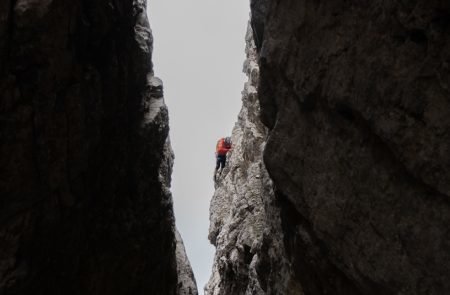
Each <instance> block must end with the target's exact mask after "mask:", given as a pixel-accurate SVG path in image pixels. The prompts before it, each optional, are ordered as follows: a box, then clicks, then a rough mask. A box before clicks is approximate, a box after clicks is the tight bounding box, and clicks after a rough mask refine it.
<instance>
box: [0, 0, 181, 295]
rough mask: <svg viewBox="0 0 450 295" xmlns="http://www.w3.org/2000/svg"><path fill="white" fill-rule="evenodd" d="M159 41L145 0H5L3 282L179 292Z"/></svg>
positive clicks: (0, 27)
mask: <svg viewBox="0 0 450 295" xmlns="http://www.w3.org/2000/svg"><path fill="white" fill-rule="evenodd" d="M151 52H152V35H151V31H150V28H149V25H148V21H147V16H146V9H145V1H144V0H134V1H132V0H129V1H107V0H99V1H81V0H79V1H73V0H70V1H69V0H61V1H52V0H45V1H33V0H11V1H6V0H5V1H0V95H1V103H0V134H1V142H0V150H1V156H0V196H1V200H0V294H177V293H178V291H177V261H176V255H175V248H176V243H175V234H174V222H173V213H172V200H171V195H170V192H169V185H170V174H171V168H172V158H173V155H172V152H171V149H170V145H169V142H168V139H167V135H168V130H169V127H168V115H167V109H166V107H165V105H164V101H163V97H162V83H161V81H160V80H159V79H157V78H155V77H154V76H153V69H152V64H151ZM182 261H183V260H182ZM184 261H186V260H184ZM183 267H184V266H180V265H179V266H178V269H183ZM186 267H187V266H186ZM182 294H184V293H182Z"/></svg>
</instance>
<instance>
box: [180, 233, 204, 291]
mask: <svg viewBox="0 0 450 295" xmlns="http://www.w3.org/2000/svg"><path fill="white" fill-rule="evenodd" d="M175 238H176V242H177V247H176V253H177V273H178V285H177V287H178V293H177V294H178V295H198V292H197V283H196V282H195V277H194V273H193V272H192V268H191V263H190V262H189V259H188V257H187V255H186V249H185V248H184V243H183V240H182V239H181V235H180V233H179V232H178V231H176V232H175Z"/></svg>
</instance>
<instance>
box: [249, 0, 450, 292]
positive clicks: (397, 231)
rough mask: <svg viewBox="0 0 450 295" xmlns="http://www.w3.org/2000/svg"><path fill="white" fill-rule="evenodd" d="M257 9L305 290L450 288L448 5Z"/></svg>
mask: <svg viewBox="0 0 450 295" xmlns="http://www.w3.org/2000/svg"><path fill="white" fill-rule="evenodd" d="M252 9H253V11H255V12H257V13H255V17H256V18H255V19H254V21H253V24H254V30H255V31H257V32H259V36H260V38H262V41H261V42H260V47H259V50H260V58H259V64H260V86H259V95H258V97H259V100H260V104H261V118H262V120H263V122H264V124H265V125H266V126H267V127H268V128H269V129H270V131H269V136H268V141H267V143H266V147H265V150H264V163H265V164H266V167H267V170H268V171H269V174H270V176H271V178H272V179H273V182H274V184H275V186H276V188H277V190H276V195H277V198H278V199H279V200H280V202H281V207H280V209H281V219H282V225H283V235H284V241H285V247H286V251H287V253H288V259H289V261H290V264H291V267H292V270H293V271H294V273H295V276H296V278H297V280H298V281H299V282H300V283H301V285H302V288H303V290H304V293H305V294H331V293H332V294H447V293H449V292H450V283H449V280H448V278H449V277H450V252H449V251H448V249H449V245H450V233H449V230H448V228H449V226H448V224H449V222H450V206H449V205H450V204H449V197H450V170H449V169H450V168H449V167H450V132H449V131H450V99H449V97H450V93H449V87H450V68H449V62H450V50H449V49H450V4H449V2H448V1H439V0H436V1H434V0H432V1H428V0H427V1H422V0H417V1H409V2H395V1H391V2H389V1H388V2H386V1H325V2H324V1H276V0H268V1H257V0H254V1H252ZM261 12H262V13H261Z"/></svg>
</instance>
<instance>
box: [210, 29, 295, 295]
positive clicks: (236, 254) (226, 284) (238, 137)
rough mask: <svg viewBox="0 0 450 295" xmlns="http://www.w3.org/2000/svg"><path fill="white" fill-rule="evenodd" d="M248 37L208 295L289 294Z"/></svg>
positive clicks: (213, 234) (217, 207)
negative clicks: (264, 159)
mask: <svg viewBox="0 0 450 295" xmlns="http://www.w3.org/2000/svg"><path fill="white" fill-rule="evenodd" d="M246 41H247V49H246V51H247V60H246V61H245V63H244V72H245V73H246V74H247V76H248V77H249V80H248V82H247V83H246V84H245V88H244V91H243V92H242V94H243V97H242V101H243V106H242V109H241V111H240V113H239V116H238V121H237V123H236V125H235V127H234V129H233V132H232V140H233V149H232V150H231V151H230V152H229V154H228V157H227V158H228V160H227V166H226V167H225V169H224V171H223V172H222V174H221V175H220V176H219V177H218V179H217V182H216V190H215V193H214V196H213V198H212V200H211V206H210V229H209V240H210V241H211V243H212V244H214V245H215V247H216V254H215V258H214V265H213V271H212V275H211V278H210V280H209V282H208V284H207V285H206V286H205V294H207V295H225V294H227V295H239V294H247V295H250V294H258V295H259V294H261V295H262V294H287V293H286V292H287V291H286V290H287V287H288V285H289V280H290V273H289V272H288V268H287V265H286V261H285V258H284V257H285V253H284V247H283V242H282V236H281V233H282V230H281V227H280V224H281V223H280V218H279V213H278V211H277V210H278V209H277V208H275V207H274V204H273V203H274V202H275V200H274V194H273V190H272V182H271V180H270V178H269V176H268V174H267V171H266V170H265V167H264V164H263V163H262V151H263V149H264V143H265V139H266V134H267V131H266V129H265V127H264V126H263V125H262V123H261V122H260V120H259V117H258V116H259V103H258V99H257V83H258V76H259V74H258V70H259V69H258V65H257V63H256V58H257V54H256V48H255V45H254V42H253V39H252V31H251V29H249V30H248V32H247V36H246Z"/></svg>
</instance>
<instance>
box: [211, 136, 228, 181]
mask: <svg viewBox="0 0 450 295" xmlns="http://www.w3.org/2000/svg"><path fill="white" fill-rule="evenodd" d="M230 149H231V138H230V137H225V138H221V139H219V141H218V142H217V146H216V157H217V162H216V171H215V172H214V177H215V175H216V173H217V171H218V170H219V169H221V170H220V173H222V171H223V168H225V163H226V161H227V153H228V151H229V150H230Z"/></svg>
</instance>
